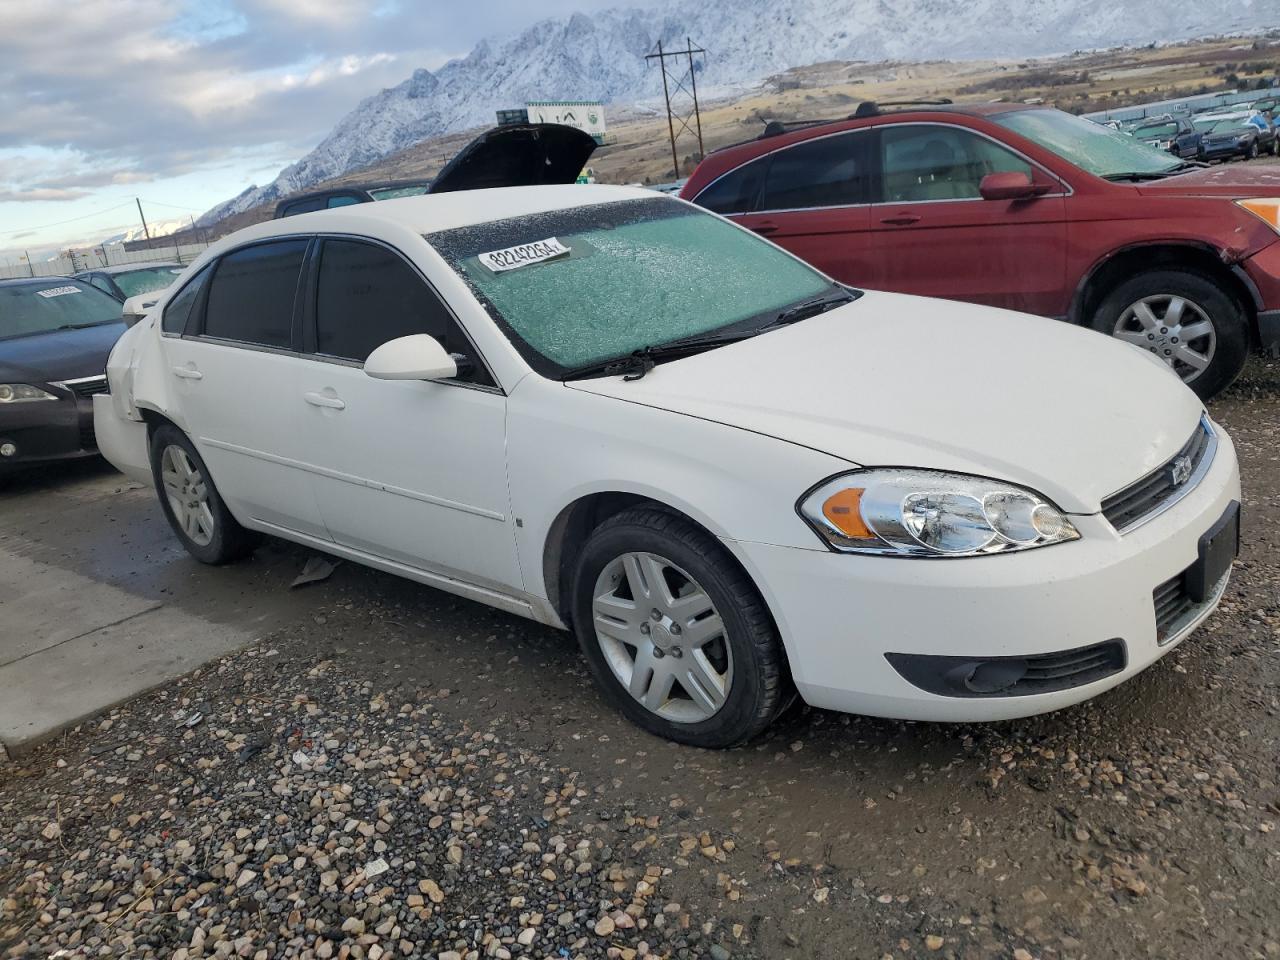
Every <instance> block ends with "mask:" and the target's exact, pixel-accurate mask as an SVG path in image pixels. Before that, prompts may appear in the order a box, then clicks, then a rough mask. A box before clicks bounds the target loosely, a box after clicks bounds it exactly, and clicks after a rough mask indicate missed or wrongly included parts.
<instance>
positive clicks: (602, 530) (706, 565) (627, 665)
mask: <svg viewBox="0 0 1280 960" xmlns="http://www.w3.org/2000/svg"><path fill="white" fill-rule="evenodd" d="M573 622H574V628H575V631H576V633H577V635H578V641H579V642H580V643H581V645H582V649H583V653H584V654H585V655H586V658H587V663H588V664H589V665H590V667H591V672H592V674H593V675H594V676H595V679H596V681H597V682H598V683H599V684H600V686H601V688H602V689H603V690H604V692H605V694H606V696H607V697H608V699H609V700H610V701H612V702H613V704H614V705H615V706H616V707H617V708H618V709H619V710H621V711H622V713H624V714H625V715H626V716H627V717H629V718H630V719H631V720H632V721H633V722H634V723H636V724H638V725H639V726H641V727H643V728H644V729H646V730H648V731H650V732H651V733H655V734H657V735H658V736H661V737H666V738H668V739H670V740H675V741H678V742H680V743H687V744H690V745H692V746H698V747H713V748H719V747H729V746H733V745H735V744H738V743H743V742H745V741H747V740H750V739H751V738H752V737H754V736H755V735H756V734H758V733H760V732H761V731H762V730H764V729H765V728H766V727H767V726H768V725H769V724H770V723H771V722H772V721H773V719H774V717H775V716H776V715H777V713H778V712H779V710H780V708H781V707H782V705H783V704H784V692H785V690H786V689H787V684H788V680H787V677H786V673H785V670H784V664H783V653H782V645H781V642H780V640H779V638H778V632H777V628H776V627H775V626H774V624H773V619H772V618H771V617H770V615H769V612H768V610H767V609H766V608H765V605H764V601H763V600H762V599H761V598H760V595H759V593H758V592H757V591H756V589H755V586H754V585H753V584H752V583H751V581H750V580H749V579H748V578H747V576H746V574H745V573H743V572H742V570H741V569H740V568H739V567H738V566H737V565H736V564H735V563H734V562H733V561H732V559H731V558H730V557H729V556H728V554H726V553H725V551H724V548H723V547H721V545H720V544H719V543H718V542H716V540H715V538H714V537H711V536H710V535H708V534H707V533H706V532H705V531H703V530H702V529H700V528H699V527H697V526H695V525H694V524H693V523H691V522H690V521H689V520H687V519H685V518H683V517H680V516H677V515H675V514H672V513H669V512H667V511H665V510H660V509H657V508H635V509H631V510H626V511H623V512H622V513H620V514H617V515H616V516H614V517H612V518H610V519H609V520H607V521H606V522H605V523H603V524H602V525H601V526H600V527H598V528H597V529H596V530H595V532H594V533H592V534H591V536H590V538H589V539H588V541H587V543H586V545H585V547H584V548H583V552H582V556H581V558H580V560H579V563H578V569H577V575H576V577H575V580H574V607H573Z"/></svg>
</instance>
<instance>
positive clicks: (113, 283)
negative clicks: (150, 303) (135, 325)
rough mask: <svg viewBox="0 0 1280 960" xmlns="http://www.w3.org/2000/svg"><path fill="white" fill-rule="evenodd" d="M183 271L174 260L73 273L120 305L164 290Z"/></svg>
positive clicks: (128, 264)
mask: <svg viewBox="0 0 1280 960" xmlns="http://www.w3.org/2000/svg"><path fill="white" fill-rule="evenodd" d="M184 269H186V268H185V267H184V266H183V265H182V264H181V263H179V262H178V261H176V260H173V261H166V262H163V263H127V264H117V265H116V266H114V267H95V268H94V269H92V270H82V271H81V272H80V273H77V274H75V278H76V279H77V280H83V281H84V282H85V283H88V284H92V285H93V286H95V287H97V288H98V289H99V290H101V291H102V292H103V293H108V294H110V295H111V296H113V297H115V298H116V299H117V300H118V301H120V302H121V303H124V301H126V300H128V299H129V298H130V297H136V296H137V295H138V294H140V293H151V292H153V291H155V290H163V289H164V288H165V287H167V286H169V284H171V283H173V281H174V280H175V279H176V278H177V276H178V274H180V273H182V271H183V270H184Z"/></svg>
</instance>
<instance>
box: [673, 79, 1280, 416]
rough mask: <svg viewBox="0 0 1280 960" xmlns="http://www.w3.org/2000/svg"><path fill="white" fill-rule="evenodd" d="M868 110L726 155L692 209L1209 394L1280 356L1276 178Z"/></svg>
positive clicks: (877, 279) (1046, 114) (1041, 131)
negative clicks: (1082, 343) (1050, 321)
mask: <svg viewBox="0 0 1280 960" xmlns="http://www.w3.org/2000/svg"><path fill="white" fill-rule="evenodd" d="M859 113H860V114H861V115H860V116H856V117H854V118H850V119H846V120H838V121H827V122H817V123H808V124H797V125H792V126H789V127H788V126H781V125H777V126H774V127H773V128H771V129H770V130H769V131H768V133H767V134H766V135H764V136H761V137H759V138H757V139H755V140H750V141H747V142H746V143H742V144H738V145H736V146H733V147H728V148H726V149H723V150H719V151H716V152H715V153H712V154H710V155H708V156H707V158H706V159H705V160H703V161H702V163H701V164H699V166H698V168H697V170H695V171H694V173H693V175H692V176H691V177H690V178H689V182H688V183H687V184H686V185H685V188H684V190H683V191H682V192H681V196H683V197H684V198H686V199H689V200H692V201H693V202H695V203H698V204H700V205H701V206H704V207H706V208H708V209H710V210H713V211H715V212H717V213H721V214H724V215H725V216H728V217H730V218H732V219H733V220H734V221H735V222H737V223H740V224H742V225H743V226H745V227H747V228H749V229H751V230H754V231H756V232H757V233H760V234H762V235H763V236H766V237H768V238H769V239H770V240H773V241H774V242H775V243H778V244H780V245H781V246H783V247H785V248H786V249H788V250H790V251H791V252H792V253H795V254H796V255H798V256H800V257H802V258H804V259H805V260H808V261H809V262H810V263H813V264H814V265H815V266H817V267H818V268H819V269H821V270H823V271H825V272H827V273H829V274H830V275H831V276H833V277H835V278H836V279H838V280H841V281H843V282H845V283H849V284H853V285H855V286H865V287H872V288H878V289H883V290H894V291H900V292H903V293H917V294H922V295H925V296H935V297H948V298H951V299H957V300H971V301H974V302H976V303H984V304H988V305H991V306H998V307H1008V308H1010V309H1013V310H1021V311H1025V312H1027V313H1035V314H1039V315H1041V316H1046V317H1054V318H1057V319H1062V320H1067V321H1069V322H1071V323H1076V324H1082V325H1087V326H1090V327H1093V328H1094V329H1095V330H1098V331H1101V332H1103V333H1107V334H1110V335H1112V336H1116V337H1119V338H1121V339H1123V340H1126V341H1128V342H1130V343H1133V344H1135V345H1137V346H1140V347H1142V348H1143V349H1146V350H1149V351H1150V352H1151V353H1153V354H1154V355H1155V356H1157V357H1159V358H1160V359H1162V360H1164V361H1165V362H1166V363H1168V364H1169V366H1170V367H1171V368H1172V369H1173V370H1174V372H1175V373H1177V375H1178V376H1180V377H1181V378H1182V379H1183V380H1184V381H1186V382H1187V383H1188V384H1189V385H1191V386H1192V387H1193V388H1194V389H1195V390H1196V391H1197V392H1198V393H1199V394H1200V395H1201V396H1203V397H1209V396H1213V395H1214V394H1215V393H1217V392H1218V391H1219V390H1221V389H1222V388H1223V387H1225V386H1226V385H1227V384H1228V383H1230V382H1231V381H1232V380H1233V379H1234V378H1235V377H1236V375H1237V374H1238V373H1239V371H1240V369H1241V367H1242V366H1243V364H1244V361H1245V358H1246V355H1247V352H1248V349H1249V346H1250V343H1251V342H1252V343H1262V344H1263V345H1275V344H1280V243H1278V242H1277V241H1280V220H1278V219H1277V215H1276V210H1277V204H1280V200H1277V199H1274V198H1280V170H1276V169H1275V168H1240V169H1239V171H1238V172H1232V173H1228V172H1226V171H1218V170H1215V171H1210V170H1206V169H1204V168H1202V167H1200V166H1199V165H1197V164H1194V163H1191V162H1188V161H1182V160H1178V159H1177V158H1174V157H1171V156H1170V155H1169V154H1168V153H1165V152H1162V151H1159V150H1155V149H1153V148H1151V147H1149V146H1147V145H1146V144H1143V143H1139V142H1138V141H1136V140H1134V139H1133V138H1132V137H1130V136H1127V135H1125V134H1122V133H1118V132H1117V131H1114V130H1110V129H1108V128H1107V127H1105V126H1102V125H1100V124H1096V123H1091V122H1090V121H1088V120H1084V119H1082V118H1080V117H1073V116H1071V115H1069V114H1066V113H1063V112H1061V111H1059V110H1054V109H1050V108H1043V107H1029V106H1026V105H1023V104H976V105H971V106H970V105H965V106H950V107H948V106H939V107H920V108H916V109H906V110H898V111H887V110H886V111H882V110H879V109H877V108H876V107H874V105H872V106H867V107H864V108H863V109H861V110H860V111H859Z"/></svg>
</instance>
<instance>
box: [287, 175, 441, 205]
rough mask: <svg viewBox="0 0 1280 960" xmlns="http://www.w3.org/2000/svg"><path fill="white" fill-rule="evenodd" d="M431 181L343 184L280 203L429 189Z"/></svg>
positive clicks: (379, 181) (289, 197)
mask: <svg viewBox="0 0 1280 960" xmlns="http://www.w3.org/2000/svg"><path fill="white" fill-rule="evenodd" d="M430 185H431V180H430V179H429V178H428V179H425V180H376V181H371V182H361V183H342V184H338V185H337V186H334V187H326V188H325V189H324V190H309V191H307V192H306V193H292V194H290V195H289V196H287V197H282V198H281V199H280V201H279V202H280V203H282V204H286V205H288V204H293V203H297V202H299V201H302V200H315V199H317V198H319V197H334V196H342V195H344V194H349V193H368V192H370V191H371V190H390V189H395V188H397V187H429V186H430Z"/></svg>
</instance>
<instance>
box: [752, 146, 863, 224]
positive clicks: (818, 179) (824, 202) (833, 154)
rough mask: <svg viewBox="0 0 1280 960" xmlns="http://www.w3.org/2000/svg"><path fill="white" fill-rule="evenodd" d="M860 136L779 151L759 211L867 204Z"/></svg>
mask: <svg viewBox="0 0 1280 960" xmlns="http://www.w3.org/2000/svg"><path fill="white" fill-rule="evenodd" d="M870 142H871V139H870V137H868V136H867V135H866V134H862V133H843V134H836V135H835V136H830V137H820V138H818V139H816V140H806V141H804V142H803V143H797V144H796V145H795V146H794V147H787V148H785V149H783V150H779V151H778V152H777V153H775V154H774V155H773V162H772V163H771V164H770V165H769V175H768V177H767V178H766V179H765V184H764V195H763V196H762V197H761V198H760V209H761V210H796V209H804V208H806V207H838V206H844V205H847V204H851V203H867V202H868V201H869V200H870V191H869V187H868V183H869V181H868V178H867V168H868V166H869V164H868V162H867V157H866V153H867V145H868V144H869V143H870Z"/></svg>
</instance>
